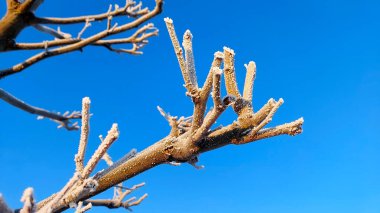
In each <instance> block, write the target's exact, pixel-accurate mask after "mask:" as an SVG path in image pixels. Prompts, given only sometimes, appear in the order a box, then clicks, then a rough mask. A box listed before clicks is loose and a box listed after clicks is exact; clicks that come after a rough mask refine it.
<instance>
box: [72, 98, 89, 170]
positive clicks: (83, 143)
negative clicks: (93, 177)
mask: <svg viewBox="0 0 380 213" xmlns="http://www.w3.org/2000/svg"><path fill="white" fill-rule="evenodd" d="M90 103H91V101H90V98H88V97H85V98H83V100H82V127H81V135H80V140H79V147H78V154H76V155H75V165H76V171H77V172H79V173H82V171H83V160H84V154H85V153H86V147H87V143H88V134H89V131H90V122H89V121H90Z"/></svg>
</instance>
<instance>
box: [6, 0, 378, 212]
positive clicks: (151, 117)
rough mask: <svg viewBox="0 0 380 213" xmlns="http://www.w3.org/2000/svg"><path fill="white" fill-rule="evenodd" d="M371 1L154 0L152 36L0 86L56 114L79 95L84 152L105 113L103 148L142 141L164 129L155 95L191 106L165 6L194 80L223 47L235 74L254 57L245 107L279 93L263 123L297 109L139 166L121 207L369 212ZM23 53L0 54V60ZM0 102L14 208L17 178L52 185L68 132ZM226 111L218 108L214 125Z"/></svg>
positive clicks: (62, 5)
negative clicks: (203, 148)
mask: <svg viewBox="0 0 380 213" xmlns="http://www.w3.org/2000/svg"><path fill="white" fill-rule="evenodd" d="M117 3H119V4H120V5H121V4H122V1H117ZM145 3H146V4H148V5H152V3H153V1H152V0H147V1H145ZM106 8H108V5H107V3H105V2H103V1H90V0H83V1H61V2H57V1H45V3H44V4H43V6H41V8H40V9H39V10H38V13H37V14H39V15H50V16H53V15H55V16H70V15H78V14H87V13H96V12H99V11H104V10H106ZM379 10H380V2H379V1H370V0H364V1H353V0H348V1H347V0H346V1H343V0H318V1H317V0H310V1H301V0H291V1H279V0H277V1H273V0H270V1H227V0H219V1H214V0H210V1H182V0H180V1H166V2H165V6H164V12H163V13H162V14H161V15H160V16H158V17H156V18H155V19H154V20H153V22H154V23H155V25H156V26H157V27H158V28H159V29H160V35H159V36H158V37H156V38H153V39H151V40H150V44H149V45H148V46H146V47H145V48H144V55H142V56H137V57H136V56H130V55H118V54H115V53H111V52H108V51H107V50H105V49H102V48H94V47H90V48H86V49H85V50H84V52H83V53H79V52H75V53H70V54H67V55H64V56H59V57H55V58H51V59H48V60H46V61H43V62H41V63H38V64H37V65H35V66H32V67H30V68H29V69H27V70H25V71H24V72H22V73H20V74H18V75H14V76H11V77H9V78H6V79H4V80H2V81H1V87H2V88H4V89H6V90H8V91H10V92H12V93H13V94H14V95H16V96H18V97H20V98H22V99H24V100H25V101H27V102H28V103H31V104H33V105H37V106H40V107H44V108H46V109H50V110H56V111H61V112H63V111H65V110H78V109H80V106H81V98H82V97H84V96H89V97H90V98H91V100H92V108H91V111H92V112H93V113H94V116H93V117H92V119H91V137H90V144H89V153H88V154H90V153H91V152H90V151H92V150H94V149H95V148H96V146H97V145H98V144H99V140H98V135H99V134H103V135H104V134H106V132H107V131H108V129H109V128H110V127H111V125H112V123H113V122H117V123H118V124H119V127H120V131H121V137H120V139H119V140H118V141H117V142H116V143H115V144H114V145H113V147H112V148H111V149H110V154H111V156H113V158H115V159H116V158H118V157H121V156H122V155H123V153H126V152H128V151H129V150H130V149H132V148H137V149H138V150H142V149H144V148H145V147H147V146H149V145H150V144H152V143H154V142H155V141H157V140H159V139H160V138H162V137H164V136H165V135H166V134H167V133H168V131H169V127H168V125H167V123H166V121H165V120H164V119H163V118H162V117H161V116H160V115H159V113H158V112H157V110H156V106H157V105H160V106H161V107H163V108H164V109H165V110H166V111H169V112H170V113H171V114H174V115H185V116H187V115H190V113H191V111H192V105H191V102H190V100H189V99H188V98H187V97H186V96H185V95H184V94H185V89H184V88H183V87H182V84H183V82H182V78H181V74H180V71H179V67H178V65H177V60H176V58H175V55H174V52H173V50H172V46H171V43H170V39H169V36H168V33H167V32H166V28H165V25H164V22H163V18H164V17H171V18H172V19H173V20H174V23H175V26H176V29H177V33H178V34H180V35H181V34H182V33H183V32H184V31H185V30H186V29H191V31H192V33H193V35H194V40H193V42H194V54H195V63H196V68H197V72H198V76H199V79H201V80H203V79H204V78H205V76H206V74H207V71H208V69H209V65H210V63H211V60H212V57H213V53H214V52H215V51H218V50H222V48H223V46H228V47H231V48H233V49H234V50H235V52H236V68H237V77H238V81H239V82H241V83H240V85H239V86H242V85H243V84H242V82H243V80H244V72H245V71H244V66H243V64H244V63H247V62H249V61H250V60H254V61H255V62H256V63H257V78H256V82H255V88H254V106H256V108H258V107H260V106H262V105H263V104H264V103H265V102H266V101H267V100H268V99H269V98H271V97H273V98H276V99H278V98H280V97H282V98H284V100H285V103H284V105H283V106H282V107H281V108H280V110H279V111H278V112H277V114H276V116H275V118H274V120H273V122H272V123H271V125H272V126H273V125H277V124H281V123H284V122H289V121H292V120H295V119H297V118H298V117H301V116H303V117H304V118H305V124H304V132H303V133H302V134H301V135H299V136H297V137H290V136H280V137H276V138H271V139H268V140H265V141H260V142H258V143H252V144H248V145H244V146H227V147H224V148H221V149H219V150H215V151H213V152H210V153H206V154H204V155H202V156H201V157H200V164H203V165H205V166H206V168H205V169H203V170H200V171H199V170H195V169H194V168H192V167H191V166H189V165H182V166H180V167H172V166H168V165H163V166H160V167H157V168H154V169H152V170H150V171H147V172H145V173H143V174H142V175H139V176H137V177H136V178H133V179H132V180H130V181H128V182H127V183H126V185H128V186H131V185H133V184H135V183H139V182H142V181H145V182H146V183H147V185H146V186H145V187H143V188H142V189H140V190H139V191H138V192H136V193H135V195H136V196H138V195H142V194H143V193H145V192H147V193H149V197H148V198H147V199H146V200H145V201H144V203H143V204H142V205H141V206H138V207H136V208H134V211H135V212H141V213H145V212H153V211H165V212H184V213H187V212H232V211H234V212H263V213H272V212H273V213H275V212H276V213H277V212H289V213H290V212H291V213H304V212H308V213H313V212H318V213H319V212H346V213H350V212H361V213H375V212H380V206H379V203H380V182H379V180H380V155H379V152H380V130H379V120H380V110H379V106H380V89H379V88H380V60H379V59H380V40H379V38H380V30H379V29H380V22H379V20H380V13H379V12H378V11H379ZM4 11H5V4H4V3H2V4H1V5H0V12H4ZM120 21H121V20H120ZM62 29H63V30H65V29H68V28H65V27H63V28H62ZM95 29H96V28H95ZM40 39H48V37H41V36H40V34H39V33H36V32H35V31H34V30H33V29H28V30H26V31H25V32H23V34H22V35H21V36H20V38H19V40H20V41H26V40H28V41H30V40H33V41H37V40H40ZM30 54H31V53H30V52H29V53H24V52H14V53H10V54H4V53H2V54H0V61H1V66H2V67H6V66H8V65H11V64H14V63H16V62H20V61H21V60H23V59H24V58H25V57H27V56H28V55H30ZM0 113H1V118H2V119H1V120H2V122H1V123H0V128H1V131H0V139H1V140H0V150H1V151H0V168H1V175H0V191H1V192H2V193H3V195H4V196H5V199H6V200H7V201H8V202H9V203H10V204H11V205H12V207H19V206H20V205H21V204H20V202H19V199H20V197H21V194H22V191H23V190H24V189H25V188H26V187H28V186H33V187H34V188H35V193H36V197H37V199H39V200H40V199H43V198H45V197H47V196H49V195H50V194H51V193H53V192H55V191H57V190H58V189H59V188H60V187H62V186H63V184H64V183H65V182H66V181H67V180H68V179H69V178H70V177H71V175H72V172H73V170H74V162H73V156H74V154H75V152H76V149H77V142H78V139H79V132H68V131H65V130H57V129H56V125H55V124H54V123H52V122H50V121H47V120H42V121H37V120H36V117H35V116H33V115H29V114H27V113H25V112H22V111H20V110H18V109H15V108H13V107H11V106H9V105H7V104H5V103H3V102H0ZM234 119H235V116H234V114H233V113H232V112H231V110H229V111H227V112H226V113H225V115H223V116H222V117H221V119H220V120H219V121H218V123H221V124H228V123H229V122H231V121H233V120H234ZM87 157H89V155H88V156H87ZM101 166H104V164H102V165H101ZM109 196H110V194H109V193H108V194H107V193H106V194H104V195H103V197H109ZM103 211H104V209H102V208H98V209H95V210H93V212H103ZM114 212H122V210H115V211H114Z"/></svg>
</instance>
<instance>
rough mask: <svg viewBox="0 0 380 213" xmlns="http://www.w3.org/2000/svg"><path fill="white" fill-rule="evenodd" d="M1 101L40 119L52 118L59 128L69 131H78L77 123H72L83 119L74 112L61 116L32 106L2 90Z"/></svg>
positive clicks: (0, 91)
mask: <svg viewBox="0 0 380 213" xmlns="http://www.w3.org/2000/svg"><path fill="white" fill-rule="evenodd" d="M0 99H2V100H3V101H5V102H7V103H9V104H10V105H12V106H15V107H17V108H19V109H21V110H23V111H26V112H29V113H32V114H36V115H39V116H40V117H39V118H50V119H51V120H53V121H54V122H56V123H58V124H59V127H64V128H66V129H67V130H77V129H78V128H79V127H78V125H77V123H72V121H71V120H72V119H79V118H81V114H80V113H78V112H76V111H73V112H72V113H71V114H68V112H67V113H65V114H63V115H60V114H58V113H53V112H49V111H47V110H45V109H41V108H38V107H34V106H31V105H29V104H27V103H25V102H24V101H22V100H20V99H18V98H16V97H14V96H13V95H11V94H10V93H8V92H6V91H5V90H3V89H1V88H0Z"/></svg>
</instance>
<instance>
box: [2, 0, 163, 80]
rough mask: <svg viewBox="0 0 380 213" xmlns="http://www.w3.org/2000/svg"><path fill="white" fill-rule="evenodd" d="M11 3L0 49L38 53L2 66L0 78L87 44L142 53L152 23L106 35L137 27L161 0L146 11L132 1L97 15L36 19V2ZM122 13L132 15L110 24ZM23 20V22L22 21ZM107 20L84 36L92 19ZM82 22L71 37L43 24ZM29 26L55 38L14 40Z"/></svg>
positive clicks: (153, 30)
mask: <svg viewBox="0 0 380 213" xmlns="http://www.w3.org/2000/svg"><path fill="white" fill-rule="evenodd" d="M9 2H13V3H11V5H9V6H8V10H7V13H6V14H5V16H4V17H3V18H2V19H1V20H0V29H2V30H1V31H0V52H4V51H12V50H30V49H42V50H43V51H42V52H41V53H38V54H36V55H33V56H31V57H29V58H28V59H26V60H24V61H23V62H21V63H18V64H16V65H13V66H11V67H9V68H6V69H2V70H1V69H0V79H1V78H4V77H6V76H9V75H12V74H15V73H18V72H21V71H23V70H24V69H26V68H28V67H29V66H32V65H34V64H35V63H38V62H39V61H41V60H44V59H46V58H49V57H53V56H57V55H61V54H65V53H69V52H72V51H76V50H82V49H83V48H84V47H86V46H88V45H95V46H103V47H106V48H107V49H109V50H111V51H114V52H117V53H129V54H142V52H141V51H140V49H141V48H142V47H143V46H144V45H145V44H147V43H148V40H147V39H148V38H150V37H152V36H156V35H157V34H158V30H157V29H156V28H154V26H153V24H146V25H145V26H143V27H141V28H140V29H137V30H136V31H135V33H133V35H131V36H128V37H122V38H118V39H107V38H108V37H109V36H112V35H116V34H121V33H123V32H126V31H130V30H133V29H135V28H138V27H139V26H140V25H142V24H143V23H145V22H147V21H148V20H150V19H152V18H153V17H155V16H156V15H158V14H159V13H161V11H162V4H163V1H162V0H156V6H155V8H154V9H153V10H152V11H150V10H149V9H148V8H142V3H141V2H140V3H138V4H137V3H136V2H134V1H126V4H125V6H124V7H119V6H115V7H114V8H113V7H112V6H110V8H109V10H108V11H107V12H106V13H101V14H97V15H88V16H80V17H69V18H39V17H36V16H35V15H34V9H36V8H37V7H38V6H39V4H40V3H41V2H40V3H39V4H38V5H37V4H36V5H35V6H34V7H35V8H34V9H33V10H31V9H30V7H26V6H25V5H27V3H26V1H25V2H24V3H18V2H17V1H9ZM117 16H126V17H132V18H133V19H132V20H131V21H130V22H127V23H123V24H118V23H112V20H113V17H117ZM25 20H27V21H25ZM101 20H105V21H107V27H106V28H105V29H104V30H103V31H100V32H97V33H92V34H90V35H89V36H87V37H84V36H83V35H84V33H85V31H86V30H87V29H88V28H89V27H90V25H91V22H94V21H101ZM81 22H83V23H85V25H84V27H83V28H82V29H81V30H80V31H79V32H78V36H77V37H76V38H73V37H72V36H71V35H70V34H68V33H64V32H62V31H61V30H60V29H59V28H58V30H54V29H53V28H50V27H48V26H45V25H44V24H76V23H81ZM28 26H33V27H35V28H36V29H38V30H39V31H41V32H43V33H48V34H50V35H53V36H54V37H55V38H56V40H51V41H43V42H39V43H17V42H15V39H16V38H17V36H18V34H19V33H20V32H21V31H22V30H23V29H24V28H26V27H28ZM117 44H131V47H130V48H118V47H114V45H117Z"/></svg>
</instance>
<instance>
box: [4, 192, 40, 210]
mask: <svg viewBox="0 0 380 213" xmlns="http://www.w3.org/2000/svg"><path fill="white" fill-rule="evenodd" d="M21 202H23V203H24V206H23V207H22V209H21V210H20V213H33V212H34V211H35V205H34V197H33V188H32V187H28V188H27V189H25V191H24V193H23V195H22V197H21ZM0 211H1V212H2V209H0Z"/></svg>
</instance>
